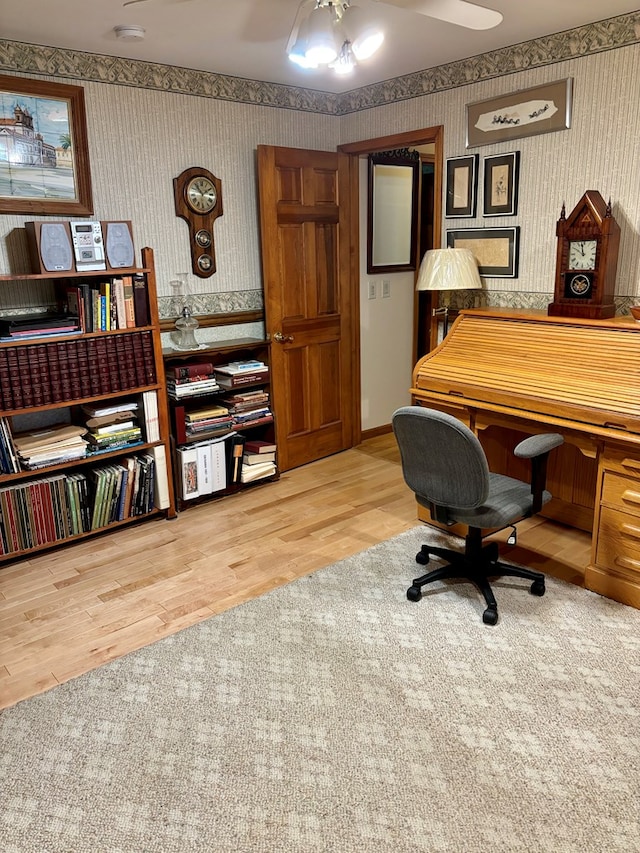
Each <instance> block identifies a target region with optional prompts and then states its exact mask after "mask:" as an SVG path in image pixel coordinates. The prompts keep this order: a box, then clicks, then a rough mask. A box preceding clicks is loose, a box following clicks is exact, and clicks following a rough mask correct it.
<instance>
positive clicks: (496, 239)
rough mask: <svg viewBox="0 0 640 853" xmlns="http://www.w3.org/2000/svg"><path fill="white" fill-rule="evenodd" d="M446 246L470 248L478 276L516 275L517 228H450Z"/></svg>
mask: <svg viewBox="0 0 640 853" xmlns="http://www.w3.org/2000/svg"><path fill="white" fill-rule="evenodd" d="M447 246H448V248H450V249H470V250H471V251H472V252H473V255H474V257H475V259H476V261H477V262H478V270H479V272H480V275H481V276H486V277H487V278H517V277H518V255H519V251H520V227H519V226H514V227H513V228H453V229H451V230H449V231H447Z"/></svg>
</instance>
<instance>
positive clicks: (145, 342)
mask: <svg viewBox="0 0 640 853" xmlns="http://www.w3.org/2000/svg"><path fill="white" fill-rule="evenodd" d="M155 382H156V365H155V358H154V350H153V339H152V333H151V332H150V331H137V332H135V331H134V332H131V333H130V334H126V335H113V336H108V335H105V336H104V337H95V338H76V339H75V340H66V341H48V342H46V343H37V344H36V343H33V344H25V345H23V346H16V347H13V346H7V347H1V348H0V410H4V411H9V410H11V409H21V408H29V407H32V406H46V405H47V404H49V403H60V402H64V401H65V400H74V399H80V398H82V397H91V396H96V395H99V394H110V393H113V392H117V391H128V390H130V389H131V388H139V387H141V386H145V385H153V384H155Z"/></svg>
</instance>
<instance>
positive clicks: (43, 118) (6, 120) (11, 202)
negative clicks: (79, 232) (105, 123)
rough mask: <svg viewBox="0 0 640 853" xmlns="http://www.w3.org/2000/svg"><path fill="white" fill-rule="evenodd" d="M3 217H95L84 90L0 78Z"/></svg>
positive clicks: (7, 77) (0, 197) (1, 202)
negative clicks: (50, 215) (18, 215)
mask: <svg viewBox="0 0 640 853" xmlns="http://www.w3.org/2000/svg"><path fill="white" fill-rule="evenodd" d="M0 119H2V126H3V135H2V139H3V153H2V157H0V212H2V213H30V214H56V215H60V214H61V215H62V216H73V215H78V214H92V213H93V200H92V194H91V170H90V166H89V148H88V144H87V119H86V111H85V103H84V89H83V88H82V87H81V86H69V85H67V84H63V83H49V82H47V81H42V80H30V79H26V78H22V77H11V76H9V75H5V74H2V75H0Z"/></svg>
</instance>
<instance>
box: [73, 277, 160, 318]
mask: <svg viewBox="0 0 640 853" xmlns="http://www.w3.org/2000/svg"><path fill="white" fill-rule="evenodd" d="M65 307H66V309H67V311H69V313H71V314H75V315H76V316H77V317H78V319H79V323H80V327H81V329H82V331H83V332H109V331H112V330H114V329H133V328H135V327H136V326H138V327H139V326H148V325H149V299H148V294H147V280H146V277H145V275H144V274H143V273H134V274H133V275H123V276H114V277H112V278H107V279H104V280H103V281H100V282H92V283H91V284H85V283H80V284H68V285H67V286H66V288H65Z"/></svg>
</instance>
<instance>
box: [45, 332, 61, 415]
mask: <svg viewBox="0 0 640 853" xmlns="http://www.w3.org/2000/svg"><path fill="white" fill-rule="evenodd" d="M59 346H60V344H47V361H48V363H49V386H50V388H51V402H52V403H60V402H61V401H62V399H63V397H62V378H61V375H60V361H59V355H58V353H59V350H58V347H59Z"/></svg>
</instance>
